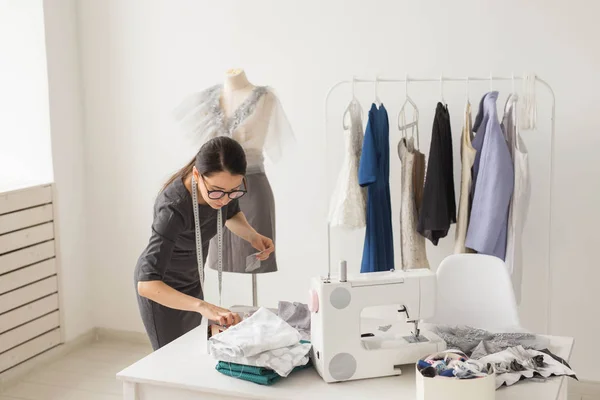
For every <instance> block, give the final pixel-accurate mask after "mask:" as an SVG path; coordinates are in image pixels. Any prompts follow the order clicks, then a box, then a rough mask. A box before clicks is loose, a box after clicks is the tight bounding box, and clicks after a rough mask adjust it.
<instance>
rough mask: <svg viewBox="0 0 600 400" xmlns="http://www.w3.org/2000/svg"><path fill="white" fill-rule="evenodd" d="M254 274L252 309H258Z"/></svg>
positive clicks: (254, 276) (253, 275)
mask: <svg viewBox="0 0 600 400" xmlns="http://www.w3.org/2000/svg"><path fill="white" fill-rule="evenodd" d="M256 283H257V282H256V274H252V307H258V290H257V288H256V286H257V284H256Z"/></svg>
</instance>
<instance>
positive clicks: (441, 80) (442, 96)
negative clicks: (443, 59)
mask: <svg viewBox="0 0 600 400" xmlns="http://www.w3.org/2000/svg"><path fill="white" fill-rule="evenodd" d="M440 97H441V98H442V104H444V105H445V104H446V100H445V99H444V73H443V72H442V74H441V75H440Z"/></svg>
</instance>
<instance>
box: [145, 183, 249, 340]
mask: <svg viewBox="0 0 600 400" xmlns="http://www.w3.org/2000/svg"><path fill="white" fill-rule="evenodd" d="M192 204H193V203H192V195H191V193H190V192H188V190H187V189H186V187H185V185H184V184H183V181H182V180H181V179H175V181H173V182H172V183H171V184H169V185H168V186H167V187H166V188H165V189H164V190H163V191H162V192H161V193H160V194H159V195H158V197H157V198H156V202H155V205H154V221H153V223H152V234H151V236H150V240H149V242H148V245H147V246H146V249H145V250H144V252H143V253H142V255H141V256H140V258H139V259H138V262H137V265H136V267H135V274H134V284H135V290H136V294H137V284H138V282H145V281H162V282H164V283H165V284H167V285H168V286H170V287H172V288H173V289H176V290H178V291H180V292H182V293H185V294H187V295H190V296H193V297H196V298H198V299H203V298H204V295H203V293H202V289H201V287H200V274H199V272H198V261H197V259H196V234H195V229H194V228H195V225H194V213H193V207H192ZM239 211H240V207H239V204H238V201H237V200H234V201H231V202H230V203H229V204H228V205H227V206H225V207H224V208H223V223H225V221H226V220H227V219H229V218H231V217H233V216H234V215H236V214H237V213H238V212H239ZM199 217H200V229H201V230H202V252H203V253H204V254H208V249H209V241H210V239H211V238H212V237H213V236H215V235H216V233H217V210H215V209H213V208H212V207H210V206H208V205H200V206H199ZM210 247H212V246H210ZM137 300H138V306H139V309H140V313H141V316H142V321H143V323H144V327H145V328H146V332H147V333H148V336H149V338H150V342H151V344H152V348H153V349H154V350H157V349H159V348H160V347H162V346H164V345H166V344H168V343H169V342H171V341H173V340H175V339H177V338H178V337H179V336H181V335H183V334H185V333H187V332H188V331H190V330H192V329H194V328H195V327H197V326H198V325H200V322H201V319H202V317H201V315H200V314H199V313H196V312H190V311H182V310H175V309H172V308H169V307H165V306H162V305H160V304H158V303H156V302H154V301H152V300H150V299H147V298H145V297H141V296H140V295H139V294H137Z"/></svg>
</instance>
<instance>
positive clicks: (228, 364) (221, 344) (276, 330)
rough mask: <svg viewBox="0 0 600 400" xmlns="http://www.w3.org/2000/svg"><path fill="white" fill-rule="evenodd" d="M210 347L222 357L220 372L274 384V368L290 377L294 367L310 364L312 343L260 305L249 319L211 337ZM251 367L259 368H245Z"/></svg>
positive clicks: (213, 354)
mask: <svg viewBox="0 0 600 400" xmlns="http://www.w3.org/2000/svg"><path fill="white" fill-rule="evenodd" d="M208 347H209V351H210V354H211V355H212V356H213V357H214V358H215V359H216V360H218V361H219V364H217V367H216V368H217V370H218V371H219V372H221V373H223V374H226V375H230V376H234V377H239V378H240V379H245V380H249V381H251V382H255V383H261V384H272V383H274V382H276V381H277V380H278V379H274V378H273V375H270V374H271V371H272V372H273V373H275V374H277V375H278V376H280V377H287V376H288V375H289V374H290V373H291V372H292V371H293V370H294V369H295V368H297V367H302V366H305V365H307V364H308V362H309V352H310V349H311V344H310V343H309V342H307V341H303V340H302V336H301V335H300V333H299V332H298V330H297V329H295V328H293V327H292V326H290V325H289V324H288V323H287V322H285V321H284V320H283V319H281V318H279V317H278V316H277V315H275V314H274V313H273V312H271V311H269V310H268V309H266V308H260V309H259V310H258V311H256V312H255V313H253V314H252V316H250V317H249V318H248V319H245V320H243V321H242V322H240V323H239V324H237V325H235V326H232V327H231V328H229V329H227V330H226V331H224V332H221V333H219V334H218V335H215V336H213V337H211V338H210V339H209V341H208ZM242 366H243V370H242ZM248 367H257V368H251V369H247V370H246V368H248ZM234 369H235V370H237V372H238V373H237V374H236V373H235V372H236V371H235V370H234ZM265 377H266V378H265Z"/></svg>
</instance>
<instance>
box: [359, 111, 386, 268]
mask: <svg viewBox="0 0 600 400" xmlns="http://www.w3.org/2000/svg"><path fill="white" fill-rule="evenodd" d="M389 143H390V126H389V121H388V114H387V110H386V109H385V107H384V106H383V104H382V105H380V106H379V108H377V106H376V105H375V104H373V105H372V106H371V109H370V110H369V122H368V123H367V129H366V130H365V137H364V141H363V148H362V155H361V157H360V165H359V168H358V183H359V184H360V185H361V186H363V187H367V230H366V234H365V245H364V248H363V258H362V264H361V268H360V272H377V271H389V270H390V269H393V268H394V238H393V233H392V203H391V199H390V144H389Z"/></svg>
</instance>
